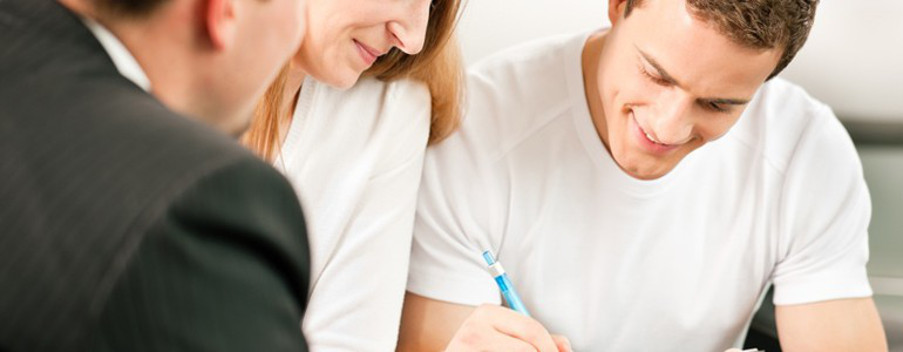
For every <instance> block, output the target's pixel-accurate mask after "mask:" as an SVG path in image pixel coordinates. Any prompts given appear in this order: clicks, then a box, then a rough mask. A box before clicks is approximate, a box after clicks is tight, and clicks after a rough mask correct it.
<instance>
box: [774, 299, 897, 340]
mask: <svg viewBox="0 0 903 352" xmlns="http://www.w3.org/2000/svg"><path fill="white" fill-rule="evenodd" d="M775 317H776V319H777V326H778V337H779V339H780V341H781V348H782V349H783V350H784V351H787V352H805V351H819V352H834V351H836V352H845V351H850V352H853V351H855V352H870V351H875V352H878V351H887V340H886V337H885V335H884V328H883V326H882V324H881V319H880V317H879V316H878V310H877V309H876V308H875V303H874V301H873V300H872V299H871V298H856V299H842V300H835V301H827V302H819V303H812V304H802V305H793V306H778V307H776V309H775Z"/></svg>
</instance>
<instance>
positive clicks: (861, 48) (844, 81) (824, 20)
mask: <svg viewBox="0 0 903 352" xmlns="http://www.w3.org/2000/svg"><path fill="white" fill-rule="evenodd" d="M465 1H466V7H465V10H464V14H463V18H462V19H461V23H460V27H459V35H460V40H461V46H462V50H463V52H464V58H465V61H466V62H468V63H473V62H475V61H477V60H479V59H480V58H483V57H485V56H486V55H488V54H491V53H493V52H495V51H497V50H499V49H502V48H505V47H508V46H511V45H514V44H517V43H520V42H523V41H526V40H530V39H532V38H537V37H541V36H546V35H552V34H559V33H572V32H576V31H580V30H589V29H593V28H598V27H600V26H602V25H603V24H607V23H608V20H607V15H606V11H607V10H606V7H607V1H604V0H557V1H553V0H465ZM784 77H787V78H788V79H790V80H792V81H794V82H797V83H799V84H801V85H803V86H804V87H806V89H807V90H808V91H809V92H810V93H811V94H812V95H814V96H816V97H817V98H819V99H821V100H822V101H824V102H826V103H828V104H829V105H831V106H832V107H834V109H835V111H836V112H837V114H838V115H840V116H842V117H844V118H865V119H877V120H898V121H903V0H860V1H854V0H823V1H822V4H821V5H820V7H819V10H818V15H817V17H816V21H815V26H814V28H813V31H812V34H811V36H810V38H809V41H808V43H807V44H806V46H805V47H804V48H803V50H802V51H801V52H800V53H799V54H798V56H797V59H796V60H795V61H794V62H793V63H792V64H791V66H790V67H788V69H787V70H786V71H785V74H784Z"/></svg>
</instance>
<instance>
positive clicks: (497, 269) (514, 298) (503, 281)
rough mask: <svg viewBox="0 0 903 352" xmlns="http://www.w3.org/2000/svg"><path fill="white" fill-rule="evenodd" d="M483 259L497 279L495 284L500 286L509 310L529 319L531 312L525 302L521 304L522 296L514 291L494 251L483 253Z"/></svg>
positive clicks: (490, 272)
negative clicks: (493, 253)
mask: <svg viewBox="0 0 903 352" xmlns="http://www.w3.org/2000/svg"><path fill="white" fill-rule="evenodd" d="M483 259H485V260H486V264H489V274H491V275H492V277H494V278H495V283H497V284H498V285H499V289H500V290H501V291H502V296H504V297H505V301H506V302H508V308H511V309H513V310H514V311H516V312H518V313H520V314H523V315H526V316H528V317H529V316H530V312H528V311H527V307H525V306H524V302H521V300H520V296H518V295H517V292H516V291H514V285H512V284H511V279H509V278H508V274H507V273H505V268H503V267H502V263H499V262H498V261H496V260H495V256H493V255H492V251H485V252H483Z"/></svg>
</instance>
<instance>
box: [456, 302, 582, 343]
mask: <svg viewBox="0 0 903 352" xmlns="http://www.w3.org/2000/svg"><path fill="white" fill-rule="evenodd" d="M564 343H565V344H566V345H568V349H567V350H565V351H568V350H570V349H569V343H567V339H564ZM489 346H491V348H489V350H490V351H520V350H522V349H523V348H524V347H528V349H526V350H527V351H540V352H558V351H559V350H560V348H559V346H560V342H556V340H554V339H553V338H552V336H551V335H550V334H549V332H548V331H547V330H546V329H545V328H544V327H543V326H542V324H540V323H539V322H538V321H536V320H534V319H532V318H530V317H527V316H524V315H521V314H520V313H517V312H515V311H512V310H510V309H508V308H504V307H499V306H495V305H482V306H480V307H478V308H477V309H476V310H474V312H473V314H471V315H470V316H469V317H468V318H467V320H465V321H464V323H463V324H462V325H461V328H460V329H459V330H458V332H457V333H456V334H455V336H454V337H453V338H452V342H451V343H450V344H449V347H448V350H449V351H456V350H472V349H474V348H477V347H479V348H480V349H481V350H485V349H486V348H487V347H489Z"/></svg>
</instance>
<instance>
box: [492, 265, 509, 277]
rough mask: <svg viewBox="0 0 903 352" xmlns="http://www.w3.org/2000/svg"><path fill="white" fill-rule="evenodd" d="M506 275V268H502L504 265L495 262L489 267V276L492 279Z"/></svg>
mask: <svg viewBox="0 0 903 352" xmlns="http://www.w3.org/2000/svg"><path fill="white" fill-rule="evenodd" d="M504 273H505V268H503V267H502V263H499V262H495V263H493V264H492V265H490V266H489V274H490V275H492V277H498V276H502V274H504Z"/></svg>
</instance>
